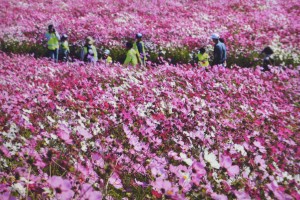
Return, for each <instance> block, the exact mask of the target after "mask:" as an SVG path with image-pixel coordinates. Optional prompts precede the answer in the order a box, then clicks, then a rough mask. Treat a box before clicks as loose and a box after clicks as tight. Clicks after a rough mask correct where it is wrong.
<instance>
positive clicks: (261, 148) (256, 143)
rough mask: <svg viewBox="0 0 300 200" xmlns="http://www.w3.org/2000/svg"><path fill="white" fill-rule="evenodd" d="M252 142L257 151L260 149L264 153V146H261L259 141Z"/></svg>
mask: <svg viewBox="0 0 300 200" xmlns="http://www.w3.org/2000/svg"><path fill="white" fill-rule="evenodd" d="M253 144H254V146H256V147H257V148H258V149H259V151H260V152H261V153H266V149H265V147H264V146H262V145H261V143H260V142H259V141H255V142H253Z"/></svg>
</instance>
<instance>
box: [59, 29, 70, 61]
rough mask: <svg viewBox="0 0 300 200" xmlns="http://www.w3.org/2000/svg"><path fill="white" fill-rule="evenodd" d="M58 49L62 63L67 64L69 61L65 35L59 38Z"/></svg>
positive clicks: (68, 49)
mask: <svg viewBox="0 0 300 200" xmlns="http://www.w3.org/2000/svg"><path fill="white" fill-rule="evenodd" d="M59 49H60V55H61V56H60V57H61V59H62V61H64V62H67V61H68V60H69V54H70V48H69V43H68V36H67V35H66V34H64V35H63V36H62V37H61V40H60V48H59Z"/></svg>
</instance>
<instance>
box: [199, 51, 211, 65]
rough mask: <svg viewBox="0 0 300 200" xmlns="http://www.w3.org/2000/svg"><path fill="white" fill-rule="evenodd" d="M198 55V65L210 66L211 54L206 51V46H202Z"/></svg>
mask: <svg viewBox="0 0 300 200" xmlns="http://www.w3.org/2000/svg"><path fill="white" fill-rule="evenodd" d="M197 57H198V65H199V67H208V65H209V62H208V59H209V55H208V54H207V53H206V52H205V48H204V47H202V48H201V49H200V50H199V53H198V55H197Z"/></svg>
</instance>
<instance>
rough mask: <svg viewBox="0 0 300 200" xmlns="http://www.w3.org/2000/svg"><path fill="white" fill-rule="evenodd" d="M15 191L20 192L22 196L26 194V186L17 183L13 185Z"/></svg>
mask: <svg viewBox="0 0 300 200" xmlns="http://www.w3.org/2000/svg"><path fill="white" fill-rule="evenodd" d="M11 190H12V191H13V192H17V193H19V194H20V195H21V196H22V197H25V195H26V188H25V187H24V186H23V185H22V184H21V183H15V184H13V185H12V186H11Z"/></svg>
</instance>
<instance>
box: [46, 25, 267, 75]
mask: <svg viewBox="0 0 300 200" xmlns="http://www.w3.org/2000/svg"><path fill="white" fill-rule="evenodd" d="M142 37H143V35H142V34H141V33H138V34H136V40H135V42H127V43H126V49H127V54H126V59H125V61H124V63H123V65H124V66H128V65H131V66H136V65H140V66H145V65H146V60H147V57H146V51H145V45H144V43H143V41H142ZM46 38H47V44H48V52H49V57H50V58H51V59H53V60H54V61H55V62H57V61H58V59H60V60H62V61H68V60H69V54H70V48H69V44H68V36H67V35H66V34H64V35H62V37H60V35H59V34H58V32H57V31H56V30H55V29H54V26H53V25H49V26H48V32H47V33H46ZM211 39H212V41H213V43H214V51H213V59H212V63H211V66H214V65H220V66H224V67H226V59H227V51H226V46H225V42H224V39H222V38H220V36H219V34H217V33H214V34H212V35H211ZM94 42H95V41H94V40H93V38H92V37H90V36H89V37H87V38H86V40H85V44H84V46H83V48H82V49H81V54H80V59H81V60H82V61H84V62H90V63H96V62H97V61H98V60H99V58H98V52H97V49H96V47H95V46H94ZM262 53H264V54H265V55H266V56H265V58H264V62H263V67H264V71H267V70H269V68H268V65H270V64H272V63H271V60H272V59H271V55H272V54H273V51H272V49H271V48H270V47H266V48H265V49H264V50H263V51H262ZM159 59H162V58H161V55H159ZM209 59H210V57H209V54H208V53H206V49H205V47H202V48H200V49H199V52H198V54H197V64H198V66H199V67H208V66H209V65H210V64H209ZM100 60H102V61H103V62H104V63H105V64H110V63H112V62H113V60H112V57H111V56H110V51H109V50H108V49H105V50H104V52H103V55H102V56H101V58H100Z"/></svg>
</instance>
